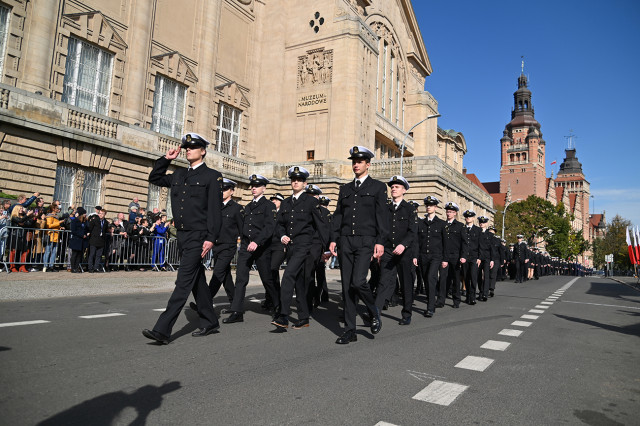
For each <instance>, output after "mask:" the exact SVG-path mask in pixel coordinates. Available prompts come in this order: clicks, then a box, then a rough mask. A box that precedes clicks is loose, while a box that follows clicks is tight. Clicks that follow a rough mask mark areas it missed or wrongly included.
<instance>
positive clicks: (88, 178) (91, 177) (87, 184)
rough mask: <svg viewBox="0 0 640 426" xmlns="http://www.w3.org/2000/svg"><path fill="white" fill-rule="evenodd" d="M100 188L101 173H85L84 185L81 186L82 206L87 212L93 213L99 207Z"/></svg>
mask: <svg viewBox="0 0 640 426" xmlns="http://www.w3.org/2000/svg"><path fill="white" fill-rule="evenodd" d="M101 188H102V173H97V172H90V171H85V172H84V184H83V185H82V206H83V207H84V208H85V209H87V211H89V212H90V211H93V209H94V208H95V207H96V206H97V205H99V202H100V190H101Z"/></svg>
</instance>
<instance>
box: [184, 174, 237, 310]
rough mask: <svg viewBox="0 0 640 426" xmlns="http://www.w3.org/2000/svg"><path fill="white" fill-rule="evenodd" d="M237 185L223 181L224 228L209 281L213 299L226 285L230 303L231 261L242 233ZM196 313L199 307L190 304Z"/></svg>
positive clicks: (225, 179)
mask: <svg viewBox="0 0 640 426" xmlns="http://www.w3.org/2000/svg"><path fill="white" fill-rule="evenodd" d="M235 188H236V183H235V182H234V181H232V180H231V179H227V178H223V179H222V226H221V227H220V235H219V236H218V239H217V240H216V242H215V244H214V246H213V250H212V251H213V262H214V264H213V275H212V276H211V280H210V281H209V290H210V291H211V297H212V298H214V297H216V294H218V290H220V287H221V286H222V285H224V290H225V292H226V293H227V297H228V298H229V302H232V301H233V292H234V286H233V278H232V277H231V261H232V260H233V256H235V255H236V251H237V250H238V236H239V235H240V233H241V232H242V215H243V210H242V206H241V205H240V204H238V203H236V202H235V201H233V200H232V199H231V197H232V196H233V192H234V190H235ZM189 306H190V307H191V309H193V310H194V311H197V310H198V306H197V305H196V304H195V303H194V302H191V303H190V304H189Z"/></svg>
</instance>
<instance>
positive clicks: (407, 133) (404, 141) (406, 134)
mask: <svg viewBox="0 0 640 426" xmlns="http://www.w3.org/2000/svg"><path fill="white" fill-rule="evenodd" d="M436 117H440V114H435V115H430V116H428V117H427V118H425V119H423V120H420V121H418V122H417V123H416V124H414V125H413V126H411V128H410V129H409V131H408V132H405V134H404V139H402V146H400V176H403V174H402V164H403V161H404V145H405V143H406V142H407V138H408V137H409V133H411V131H412V130H413V129H415V128H416V127H417V126H418V125H419V124H422V123H423V122H425V121H427V120H428V119H430V118H436ZM394 142H395V143H396V145H398V140H397V139H396V138H394Z"/></svg>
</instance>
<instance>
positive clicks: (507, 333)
mask: <svg viewBox="0 0 640 426" xmlns="http://www.w3.org/2000/svg"><path fill="white" fill-rule="evenodd" d="M498 334H500V335H502V336H511V337H518V336H520V335H521V334H522V330H513V329H511V328H505V329H504V330H502V331H501V332H500V333H498Z"/></svg>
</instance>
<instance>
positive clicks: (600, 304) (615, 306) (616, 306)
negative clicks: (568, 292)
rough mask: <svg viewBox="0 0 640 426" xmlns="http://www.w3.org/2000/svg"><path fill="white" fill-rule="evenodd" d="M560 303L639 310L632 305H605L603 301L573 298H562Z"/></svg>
mask: <svg viewBox="0 0 640 426" xmlns="http://www.w3.org/2000/svg"><path fill="white" fill-rule="evenodd" d="M562 303H579V304H581V305H595V306H609V307H611V308H624V309H636V310H640V308H637V307H633V306H622V305H607V304H604V303H589V302H574V301H573V300H563V301H562Z"/></svg>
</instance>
